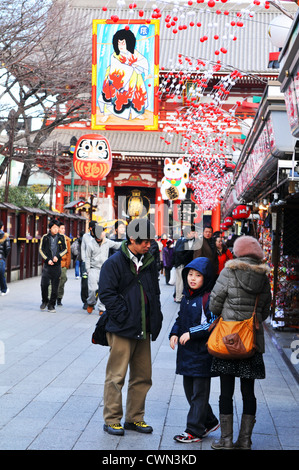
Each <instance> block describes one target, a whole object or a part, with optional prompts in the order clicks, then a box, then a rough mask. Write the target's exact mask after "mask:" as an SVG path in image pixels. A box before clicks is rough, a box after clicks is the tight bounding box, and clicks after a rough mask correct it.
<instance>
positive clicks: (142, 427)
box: [124, 421, 153, 434]
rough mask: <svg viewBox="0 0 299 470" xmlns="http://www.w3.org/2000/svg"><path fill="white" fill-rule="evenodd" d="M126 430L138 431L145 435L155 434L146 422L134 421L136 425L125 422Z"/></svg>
mask: <svg viewBox="0 0 299 470" xmlns="http://www.w3.org/2000/svg"><path fill="white" fill-rule="evenodd" d="M124 428H125V429H128V430H129V431H137V432H141V433H144V434H150V433H151V432H153V428H152V427H151V426H149V425H148V424H146V423H145V422H144V421H134V423H128V422H125V424H124Z"/></svg>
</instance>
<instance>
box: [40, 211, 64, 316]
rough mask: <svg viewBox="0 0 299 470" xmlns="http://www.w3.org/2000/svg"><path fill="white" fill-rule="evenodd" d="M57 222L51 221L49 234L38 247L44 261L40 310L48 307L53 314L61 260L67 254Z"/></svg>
mask: <svg viewBox="0 0 299 470" xmlns="http://www.w3.org/2000/svg"><path fill="white" fill-rule="evenodd" d="M58 231H59V221H58V220H51V221H50V223H49V232H48V233H47V234H45V235H43V236H42V239H41V241H40V245H39V252H40V254H41V256H42V258H43V260H44V266H43V270H42V277H41V294H42V303H41V306H40V309H41V310H45V309H46V308H47V306H48V312H52V313H55V312H56V310H55V304H56V300H57V292H58V285H59V280H60V275H61V259H62V257H63V256H64V255H65V254H66V253H67V246H66V242H65V237H64V235H60V234H59V233H58ZM50 283H51V297H50V299H49V294H48V289H49V285H50Z"/></svg>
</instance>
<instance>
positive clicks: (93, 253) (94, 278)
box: [85, 224, 122, 314]
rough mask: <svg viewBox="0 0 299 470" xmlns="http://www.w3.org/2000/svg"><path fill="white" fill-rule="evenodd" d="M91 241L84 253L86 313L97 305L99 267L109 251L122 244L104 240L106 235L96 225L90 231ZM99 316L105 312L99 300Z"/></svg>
mask: <svg viewBox="0 0 299 470" xmlns="http://www.w3.org/2000/svg"><path fill="white" fill-rule="evenodd" d="M91 235H92V239H91V241H90V243H89V244H88V245H87V248H86V252H85V268H86V272H87V275H88V299H87V312H88V313H92V311H93V309H94V307H95V305H96V303H97V293H98V289H99V278H100V271H101V267H102V266H103V264H104V262H105V261H106V260H107V259H108V257H109V250H110V249H111V248H114V249H116V250H118V249H119V248H120V246H121V244H122V242H121V241H120V242H114V241H112V240H109V238H106V233H105V231H104V229H103V227H102V226H100V225H98V224H97V225H96V226H95V227H94V228H93V229H92V230H91ZM98 307H99V312H100V314H101V313H102V312H103V311H104V310H105V306H104V304H103V303H102V302H100V300H99V304H98Z"/></svg>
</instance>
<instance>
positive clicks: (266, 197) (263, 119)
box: [222, 82, 299, 326]
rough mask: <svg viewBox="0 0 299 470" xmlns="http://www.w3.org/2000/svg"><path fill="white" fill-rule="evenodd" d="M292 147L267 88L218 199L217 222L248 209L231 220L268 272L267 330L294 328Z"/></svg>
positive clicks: (297, 270) (298, 306) (297, 215)
mask: <svg viewBox="0 0 299 470" xmlns="http://www.w3.org/2000/svg"><path fill="white" fill-rule="evenodd" d="M295 145H296V139H295V138H294V136H293V135H292V133H291V128H290V125H289V120H288V115H287V110H286V104H285V99H284V95H283V93H282V92H281V90H280V83H279V82H270V83H269V85H268V87H267V89H266V91H265V94H264V96H263V99H262V102H261V105H260V107H259V110H258V112H257V115H256V117H255V120H254V122H253V125H252V128H251V130H250V133H249V134H248V137H247V139H246V142H245V144H244V147H243V149H242V152H241V155H240V158H239V161H238V163H237V166H236V170H235V173H234V178H233V180H232V184H231V186H230V188H229V189H228V191H227V193H226V195H225V197H224V200H223V204H222V216H223V219H225V217H227V216H230V215H233V210H234V208H236V207H237V206H239V205H241V204H243V205H244V204H245V205H246V206H248V207H249V208H250V216H249V217H248V218H247V219H245V220H244V219H243V221H241V220H240V219H239V220H237V226H238V227H239V230H238V231H239V234H241V233H244V234H250V235H253V236H255V237H257V238H258V239H259V241H260V243H261V244H262V246H263V249H264V252H265V254H266V258H267V262H268V264H269V266H270V267H271V273H270V280H271V286H272V293H273V304H272V320H273V326H297V325H298V326H299V296H298V295H297V292H298V286H299V282H297V279H298V280H299V257H298V256H297V255H299V251H298V248H299V244H298V241H297V240H298V233H299V232H298V230H299V198H298V205H297V204H296V202H295V198H294V192H295V191H296V188H297V184H298V183H297V181H296V178H295V177H294V174H295V173H294V165H295V164H296V163H295V162H296V160H294V147H295ZM297 207H298V208H297ZM248 213H249V212H248ZM296 224H297V225H298V226H297V225H296Z"/></svg>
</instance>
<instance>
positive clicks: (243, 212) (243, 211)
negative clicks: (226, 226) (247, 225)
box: [232, 205, 250, 220]
mask: <svg viewBox="0 0 299 470" xmlns="http://www.w3.org/2000/svg"><path fill="white" fill-rule="evenodd" d="M232 215H233V219H237V220H238V219H248V217H249V216H250V208H249V207H248V206H244V205H240V206H237V207H235V209H234V210H233V212H232Z"/></svg>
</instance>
